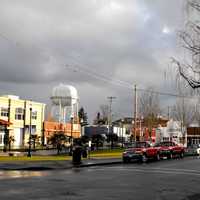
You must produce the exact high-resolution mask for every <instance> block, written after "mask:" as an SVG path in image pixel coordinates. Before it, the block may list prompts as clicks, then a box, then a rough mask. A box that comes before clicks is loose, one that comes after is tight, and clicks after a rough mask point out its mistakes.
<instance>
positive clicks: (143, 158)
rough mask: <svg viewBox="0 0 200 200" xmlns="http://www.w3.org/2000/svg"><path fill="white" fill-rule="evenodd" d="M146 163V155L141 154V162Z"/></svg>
mask: <svg viewBox="0 0 200 200" xmlns="http://www.w3.org/2000/svg"><path fill="white" fill-rule="evenodd" d="M147 161H148V158H147V155H146V154H143V155H142V162H143V163H146V162H147Z"/></svg>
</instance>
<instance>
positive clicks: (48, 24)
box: [0, 0, 184, 119]
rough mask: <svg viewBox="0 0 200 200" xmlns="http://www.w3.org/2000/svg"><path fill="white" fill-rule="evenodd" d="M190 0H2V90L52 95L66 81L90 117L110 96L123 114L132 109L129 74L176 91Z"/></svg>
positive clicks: (135, 80)
mask: <svg viewBox="0 0 200 200" xmlns="http://www.w3.org/2000/svg"><path fill="white" fill-rule="evenodd" d="M183 2H184V0H175V1H174V0H165V1H164V0H56V1H55V0H42V1H41V0H0V27H1V28H0V70H1V71H0V93H1V94H14V95H18V96H20V97H21V98H24V99H32V100H35V101H39V102H44V103H49V101H50V100H49V98H50V96H51V92H52V88H53V87H54V86H56V85H58V84H59V83H61V82H62V83H65V84H71V85H73V86H75V87H76V88H77V89H78V93H79V96H80V103H81V105H82V106H84V108H85V110H86V111H87V112H88V115H89V117H90V119H92V118H93V117H94V116H95V113H96V112H97V111H98V108H99V105H101V104H107V103H108V100H107V97H108V96H115V97H117V99H116V100H115V102H114V103H113V111H114V113H115V115H116V117H120V116H131V115H132V113H133V91H132V90H130V89H129V88H128V87H127V84H125V83H124V82H128V83H130V84H132V85H133V84H137V85H138V87H139V88H147V87H149V86H153V87H155V89H156V90H158V91H163V90H165V92H167V91H172V85H173V83H168V82H166V81H165V79H164V71H165V70H166V69H167V68H168V65H169V62H170V59H169V58H170V57H171V56H176V55H177V38H176V35H177V31H178V30H180V28H181V26H182V24H183ZM109 77H110V79H112V80H109ZM122 81H124V82H123V83H122Z"/></svg>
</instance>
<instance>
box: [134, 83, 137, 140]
mask: <svg viewBox="0 0 200 200" xmlns="http://www.w3.org/2000/svg"><path fill="white" fill-rule="evenodd" d="M134 93H135V96H134V139H135V142H136V133H137V131H136V128H137V86H136V85H135V86H134Z"/></svg>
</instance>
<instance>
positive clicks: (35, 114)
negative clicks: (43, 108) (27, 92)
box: [32, 111, 37, 120]
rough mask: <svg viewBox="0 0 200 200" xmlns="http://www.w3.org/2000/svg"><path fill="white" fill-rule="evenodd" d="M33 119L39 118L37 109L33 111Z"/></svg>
mask: <svg viewBox="0 0 200 200" xmlns="http://www.w3.org/2000/svg"><path fill="white" fill-rule="evenodd" d="M32 119H35V120H36V119H37V111H32Z"/></svg>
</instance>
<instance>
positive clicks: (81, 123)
mask: <svg viewBox="0 0 200 200" xmlns="http://www.w3.org/2000/svg"><path fill="white" fill-rule="evenodd" d="M80 125H81V137H82V128H83V118H81V120H80Z"/></svg>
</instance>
